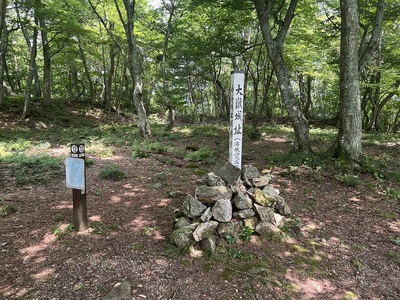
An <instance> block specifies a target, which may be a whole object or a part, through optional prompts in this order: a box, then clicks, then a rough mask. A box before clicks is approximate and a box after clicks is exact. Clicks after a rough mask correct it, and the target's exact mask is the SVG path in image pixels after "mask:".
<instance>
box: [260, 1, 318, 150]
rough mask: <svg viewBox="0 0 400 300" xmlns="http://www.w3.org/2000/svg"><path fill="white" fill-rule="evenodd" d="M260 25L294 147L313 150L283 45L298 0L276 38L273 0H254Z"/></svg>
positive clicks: (306, 122)
mask: <svg viewBox="0 0 400 300" xmlns="http://www.w3.org/2000/svg"><path fill="white" fill-rule="evenodd" d="M253 2H254V5H255V8H256V11H257V16H258V20H259V22H260V27H261V30H262V33H263V37H264V42H265V46H266V48H267V51H268V56H269V59H270V60H271V63H272V65H273V68H274V71H275V74H276V77H277V79H278V83H279V88H280V92H281V98H282V101H283V103H284V105H285V108H286V110H287V111H288V113H289V117H290V120H291V122H292V126H293V129H294V134H295V140H294V148H295V150H296V151H300V152H311V145H310V139H309V124H308V121H307V119H306V117H305V116H304V114H303V113H302V112H301V109H300V107H299V105H298V103H297V101H296V98H295V94H294V92H293V90H292V87H291V85H290V78H289V73H288V70H287V67H286V62H285V59H284V53H283V46H284V40H285V37H286V35H287V32H288V30H289V27H290V23H291V21H292V19H293V17H294V11H295V9H296V5H297V2H298V0H291V1H290V4H289V8H288V9H287V11H286V14H285V18H284V20H282V22H281V26H280V28H279V30H278V33H277V35H276V37H275V38H273V37H272V34H271V27H270V14H271V5H272V3H271V2H272V1H270V0H268V1H262V0H253Z"/></svg>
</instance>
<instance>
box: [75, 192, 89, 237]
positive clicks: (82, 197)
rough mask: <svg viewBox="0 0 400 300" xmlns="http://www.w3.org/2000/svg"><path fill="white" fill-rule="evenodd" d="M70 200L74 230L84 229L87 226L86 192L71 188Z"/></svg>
mask: <svg viewBox="0 0 400 300" xmlns="http://www.w3.org/2000/svg"><path fill="white" fill-rule="evenodd" d="M72 202H73V212H74V228H75V230H76V231H84V230H86V229H87V227H88V220H87V203H86V192H85V193H83V194H82V191H81V190H78V189H72Z"/></svg>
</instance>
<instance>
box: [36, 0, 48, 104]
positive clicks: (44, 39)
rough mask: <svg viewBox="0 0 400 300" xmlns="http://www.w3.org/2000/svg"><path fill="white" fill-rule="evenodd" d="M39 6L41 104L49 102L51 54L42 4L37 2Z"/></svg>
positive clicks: (39, 0) (39, 1)
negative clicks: (41, 60) (41, 59)
mask: <svg viewBox="0 0 400 300" xmlns="http://www.w3.org/2000/svg"><path fill="white" fill-rule="evenodd" d="M38 5H39V7H38V8H39V14H38V16H39V24H40V33H41V36H42V49H43V103H45V104H47V103H50V102H51V54H50V45H49V40H48V38H47V31H46V22H45V20H44V17H43V15H42V11H41V8H42V2H41V0H38Z"/></svg>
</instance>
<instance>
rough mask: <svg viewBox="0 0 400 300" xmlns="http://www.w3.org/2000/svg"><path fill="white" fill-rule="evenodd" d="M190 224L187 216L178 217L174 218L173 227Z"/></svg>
mask: <svg viewBox="0 0 400 300" xmlns="http://www.w3.org/2000/svg"><path fill="white" fill-rule="evenodd" d="M190 224H191V222H190V220H189V219H188V218H185V217H180V218H178V219H176V220H175V225H174V227H175V229H179V228H182V227H184V226H188V225H190Z"/></svg>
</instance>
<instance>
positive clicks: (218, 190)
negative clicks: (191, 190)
mask: <svg viewBox="0 0 400 300" xmlns="http://www.w3.org/2000/svg"><path fill="white" fill-rule="evenodd" d="M232 194H233V193H232V190H231V189H229V188H227V187H226V186H222V185H220V186H206V185H201V186H199V187H197V188H196V193H195V196H196V198H197V200H199V201H200V202H202V203H207V204H214V203H216V202H217V201H218V200H221V199H229V200H231V198H232Z"/></svg>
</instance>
